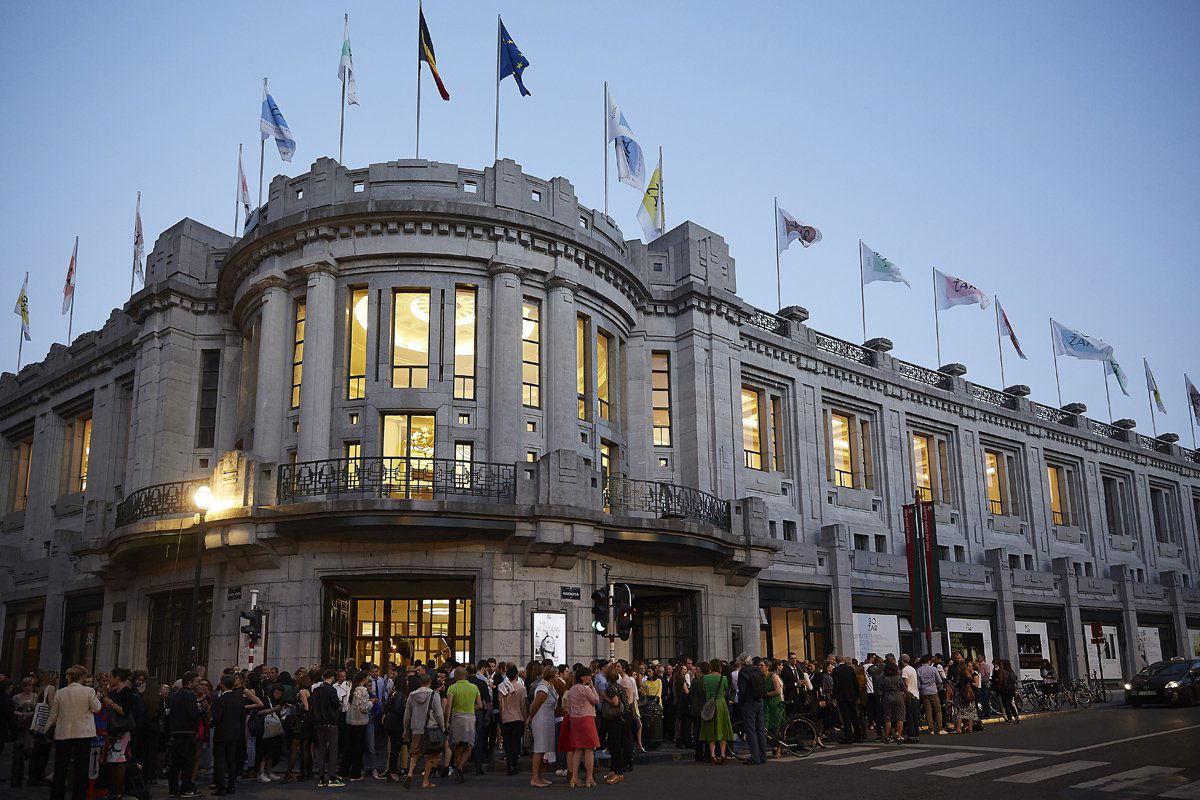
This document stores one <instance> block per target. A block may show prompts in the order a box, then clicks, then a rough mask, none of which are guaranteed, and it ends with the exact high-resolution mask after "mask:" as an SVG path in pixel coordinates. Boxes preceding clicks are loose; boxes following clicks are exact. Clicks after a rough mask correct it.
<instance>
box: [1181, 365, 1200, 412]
mask: <svg viewBox="0 0 1200 800" xmlns="http://www.w3.org/2000/svg"><path fill="white" fill-rule="evenodd" d="M1183 385H1184V388H1185V389H1187V396H1188V405H1190V406H1191V407H1192V417H1194V418H1195V420H1196V422H1200V390H1197V389H1196V385H1195V384H1194V383H1192V379H1191V378H1189V377H1188V376H1187V373H1186V372H1185V373H1183Z"/></svg>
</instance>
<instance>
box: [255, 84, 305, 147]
mask: <svg viewBox="0 0 1200 800" xmlns="http://www.w3.org/2000/svg"><path fill="white" fill-rule="evenodd" d="M258 129H259V132H260V134H261V135H262V138H264V139H266V138H269V137H274V139H275V145H276V146H277V147H278V148H279V157H280V158H282V159H283V160H284V161H291V160H292V155H293V154H294V153H295V152H296V140H295V139H294V138H292V131H291V129H290V128H288V124H287V120H285V119H284V118H283V114H282V112H280V110H279V106H277V105H275V98H274V97H271V93H270V92H268V91H267V82H266V81H265V80H264V81H263V103H262V118H261V119H259V121H258Z"/></svg>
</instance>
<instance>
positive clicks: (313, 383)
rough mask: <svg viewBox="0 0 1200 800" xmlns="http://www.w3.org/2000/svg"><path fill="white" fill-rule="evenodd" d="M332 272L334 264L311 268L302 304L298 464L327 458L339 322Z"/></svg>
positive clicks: (323, 263) (321, 264)
mask: <svg viewBox="0 0 1200 800" xmlns="http://www.w3.org/2000/svg"><path fill="white" fill-rule="evenodd" d="M335 269H336V267H335V266H334V265H333V264H331V263H329V262H322V263H320V264H316V265H314V266H313V267H312V268H311V270H312V271H311V272H310V274H309V276H308V293H307V295H306V297H305V301H304V372H303V375H302V376H301V381H300V435H299V437H298V442H297V449H298V452H297V454H296V460H297V461H319V460H322V459H326V458H329V430H330V426H331V422H332V417H333V365H334V363H335V357H334V342H335V340H336V338H337V318H338V313H337V280H336V278H335V277H334V270H335ZM289 385H290V382H289Z"/></svg>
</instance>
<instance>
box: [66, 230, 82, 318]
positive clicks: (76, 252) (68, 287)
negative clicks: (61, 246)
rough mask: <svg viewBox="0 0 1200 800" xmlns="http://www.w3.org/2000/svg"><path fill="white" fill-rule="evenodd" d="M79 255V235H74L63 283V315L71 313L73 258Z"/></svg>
mask: <svg viewBox="0 0 1200 800" xmlns="http://www.w3.org/2000/svg"><path fill="white" fill-rule="evenodd" d="M78 257H79V237H78V236H76V237H75V249H74V250H72V251H71V263H70V264H68V265H67V281H66V283H64V284H63V307H62V313H63V314H64V315H66V314H69V313H71V305H72V304H73V303H74V302H75V259H76V258H78Z"/></svg>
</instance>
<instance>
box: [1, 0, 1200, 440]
mask: <svg viewBox="0 0 1200 800" xmlns="http://www.w3.org/2000/svg"><path fill="white" fill-rule="evenodd" d="M831 6H833V7H832V8H831ZM343 10H345V11H347V12H349V14H350V33H351V41H352V44H353V50H354V61H355V67H356V71H357V75H358V93H359V97H360V102H361V105H360V106H358V107H351V108H350V109H349V111H348V112H347V120H346V158H345V161H346V163H347V164H348V165H349V166H351V167H361V166H365V165H367V164H368V163H371V162H381V161H387V160H391V159H397V158H411V157H412V155H413V134H414V99H415V49H416V48H415V39H416V3H415V2H395V1H394V0H393V1H392V2H350V3H348V4H346V5H345V7H344V8H343V7H342V6H340V5H335V4H330V3H318V2H299V1H298V2H292V3H287V4H282V5H281V4H246V3H195V4H188V6H187V7H183V6H182V5H180V4H176V3H134V2H129V3H121V4H104V3H100V4H97V3H58V2H45V3H39V4H34V5H32V6H29V7H28V8H27V9H25V10H23V11H22V13H21V14H19V15H18V14H11V15H9V17H8V19H7V20H6V24H5V26H4V31H3V33H2V34H0V36H2V40H3V47H0V72H2V74H3V75H4V76H5V78H4V81H3V85H2V86H0V102H2V104H3V108H4V116H5V123H4V125H3V126H2V127H0V145H2V146H3V151H4V152H5V153H7V154H8V156H7V157H8V159H9V166H8V167H7V168H6V170H5V172H6V175H5V180H4V188H3V190H2V193H0V219H4V220H7V223H6V225H7V235H6V241H7V242H8V245H7V247H8V250H7V252H6V254H5V258H4V267H3V281H2V286H0V290H2V295H0V296H2V299H3V302H4V303H5V319H6V322H5V324H4V327H3V328H2V330H3V331H5V332H4V333H3V334H2V335H0V368H3V369H4V370H10V371H11V370H12V369H13V367H14V366H15V364H16V360H17V341H18V335H19V320H18V319H17V317H16V316H15V315H13V314H12V313H11V308H12V303H13V300H14V299H15V298H16V296H17V293H18V290H19V288H20V284H21V279H22V277H23V275H24V272H25V271H26V270H29V271H30V273H31V275H30V303H31V310H32V312H31V313H32V328H33V341H31V342H29V343H27V344H26V345H25V349H24V355H23V358H24V363H29V362H30V361H33V360H37V359H40V358H42V357H43V356H44V355H45V353H46V351H47V349H48V348H49V346H50V344H51V343H52V342H55V341H60V342H61V341H63V340H64V339H65V338H66V328H67V325H66V318H65V317H62V316H60V314H59V311H60V306H61V302H62V283H63V278H64V273H65V270H66V266H67V261H68V258H69V256H70V252H71V245H72V240H73V237H74V236H76V235H78V236H79V237H80V244H79V274H78V288H77V292H76V308H75V320H74V325H75V332H76V335H77V334H78V333H79V332H82V331H85V330H90V329H94V328H97V327H99V326H100V325H102V324H103V322H104V320H105V319H106V318H107V317H108V315H109V313H110V311H111V309H113V308H115V307H118V306H120V305H122V304H123V303H124V302H125V301H126V300H127V299H128V297H129V291H128V290H129V276H130V265H131V259H132V233H133V212H134V200H135V195H136V193H137V192H138V191H139V190H141V192H142V215H143V220H144V226H145V237H146V251H147V254H148V253H149V252H150V250H151V249H152V247H153V244H154V240H155V239H156V237H157V235H158V234H159V232H160V231H162V230H163V229H165V228H167V227H169V226H170V225H172V224H174V223H175V222H177V221H178V220H179V219H181V218H182V217H185V216H186V217H192V218H194V219H196V220H198V221H200V222H203V223H205V224H207V225H211V226H213V227H215V228H218V229H220V230H223V231H226V232H229V231H230V229H231V226H232V223H233V215H234V207H233V206H234V189H235V186H234V181H235V172H236V163H235V160H236V156H237V149H238V144H239V143H242V144H244V145H245V147H246V156H245V164H246V171H247V174H248V175H249V178H250V183H251V197H252V199H253V198H254V197H256V195H257V187H256V182H257V180H256V179H257V172H258V141H259V137H258V117H259V104H260V92H261V81H262V78H263V76H269V77H270V79H271V87H272V94H273V95H274V97H275V99H276V100H277V101H278V103H279V106H280V109H281V110H282V112H283V114H284V116H285V117H286V118H287V121H288V123H289V124H290V126H291V129H292V131H293V133H294V134H295V137H296V139H297V142H298V147H297V152H296V156H295V158H294V159H293V161H292V163H290V164H286V163H282V162H281V161H280V160H279V156H278V154H277V152H276V150H275V147H274V144H273V143H272V142H268V146H267V151H266V176H267V181H268V182H269V180H270V177H271V176H272V175H274V174H279V173H283V174H288V175H296V174H299V173H302V172H305V171H307V170H308V168H309V165H310V164H311V163H312V162H313V161H314V160H315V159H317V158H318V157H320V156H332V157H336V156H337V137H338V102H339V93H340V84H339V82H338V80H337V65H338V56H339V53H340V48H341V38H342V12H343ZM497 11H499V12H501V13H502V14H503V15H504V21H505V24H506V26H507V28H508V30H509V32H510V34H511V35H512V36H513V38H514V39H515V40H516V42H517V43H518V45H519V46H520V47H521V49H522V51H523V52H524V54H525V56H526V57H527V58H528V59H529V61H530V62H531V66H530V67H529V68H528V69H527V70H526V72H525V83H526V85H527V86H528V88H529V89H530V90H531V91H532V92H533V96H532V97H528V98H521V97H520V95H519V94H518V93H517V90H516V87H515V85H513V84H512V82H511V80H509V81H506V82H505V84H504V85H503V86H502V87H501V103H502V109H501V114H502V116H501V134H500V136H501V139H500V152H501V156H506V157H510V158H513V159H515V160H516V161H517V162H518V163H520V164H521V165H522V166H523V167H524V169H525V170H526V172H528V173H529V174H532V175H536V176H539V177H543V178H550V177H554V176H558V175H561V176H564V177H566V178H568V179H569V180H570V181H571V182H572V183H573V185H574V186H575V190H576V192H577V194H578V195H579V198H580V200H581V202H583V203H584V204H586V205H589V206H593V207H601V206H602V205H603V171H602V163H603V153H602V151H601V143H602V128H601V124H602V114H603V108H602V82H603V81H604V80H608V81H609V84H610V86H611V88H612V91H613V93H614V96H615V97H616V99H617V100H618V101H619V102H620V105H621V108H622V110H623V111H624V113H625V115H626V117H627V118H628V120H629V123H630V124H631V126H632V127H633V130H634V131H635V133H636V134H637V135H638V138H639V140H640V142H641V144H642V146H643V148H644V149H645V151H646V158H647V162H648V164H647V173H649V172H650V171H651V170H653V167H654V161H655V159H656V157H657V150H658V147H659V145H662V147H663V148H664V152H665V187H666V188H665V194H666V211H667V223H668V226H669V227H670V226H673V225H675V224H677V223H679V222H681V221H682V220H684V219H690V220H693V221H695V222H696V223H698V224H700V225H703V226H705V227H707V228H709V229H711V230H713V231H715V232H716V233H718V234H720V235H722V236H724V237H725V239H726V240H727V241H728V243H729V246H730V250H731V252H732V254H733V256H734V258H735V259H736V260H737V275H738V289H739V293H740V294H741V295H742V296H743V297H744V298H745V299H746V300H747V301H748V302H750V303H753V304H754V305H756V306H758V307H760V308H764V309H769V310H775V306H776V300H775V256H774V250H773V244H774V239H773V217H772V198H773V197H774V196H775V195H778V196H779V202H780V205H781V206H783V207H784V208H786V209H787V210H788V211H789V212H791V213H792V214H793V215H795V216H796V217H798V218H799V219H801V220H803V221H805V222H807V223H810V224H812V225H815V226H817V227H818V228H820V229H821V231H822V232H823V234H824V240H823V241H821V242H819V243H818V244H816V245H814V246H813V247H811V248H808V249H804V250H802V249H801V248H800V247H799V245H798V244H796V245H793V249H792V250H789V251H788V252H787V253H785V254H784V255H783V259H782V262H783V304H784V305H793V304H798V305H803V306H805V307H807V308H808V309H809V311H810V312H811V315H812V317H811V320H810V324H811V325H812V326H813V327H815V328H817V329H818V330H821V331H825V332H827V333H830V334H832V335H835V336H840V337H842V338H845V339H849V340H851V341H855V342H858V341H861V339H862V332H861V328H860V325H861V323H860V309H859V288H858V287H859V283H858V281H859V275H858V239H859V238H860V237H861V238H862V239H864V240H865V241H866V242H867V243H868V244H869V245H870V246H871V247H873V248H875V249H876V250H878V251H880V252H881V253H883V254H884V255H885V256H887V257H888V258H890V259H891V260H892V261H894V262H895V263H896V264H897V265H898V266H899V267H900V268H901V270H903V272H904V274H905V275H906V276H907V277H908V279H909V281H910V282H911V283H912V289H906V288H905V287H904V286H903V285H902V284H894V283H875V284H872V285H870V286H868V287H867V290H866V292H867V314H868V335H869V336H887V337H888V338H890V339H891V340H892V341H893V342H895V345H896V348H895V350H894V351H893V354H894V355H896V356H897V357H899V358H902V359H905V360H908V361H912V362H915V363H918V364H923V365H926V366H929V367H936V366H937V364H936V363H935V361H936V359H935V355H934V326H933V312H932V289H931V276H930V270H931V268H932V267H935V266H936V267H938V268H940V269H942V270H943V271H945V272H948V273H950V274H953V275H957V276H959V277H962V278H965V279H967V280H970V281H971V282H973V283H975V284H977V285H978V286H979V287H981V288H982V289H983V290H984V291H986V292H988V293H991V294H999V295H1000V297H1001V300H1002V301H1003V304H1004V306H1005V308H1006V310H1007V311H1008V314H1009V317H1010V319H1011V320H1012V323H1013V325H1014V326H1015V328H1016V330H1017V333H1018V335H1019V336H1020V337H1021V341H1022V344H1023V346H1024V348H1025V351H1026V353H1027V354H1028V356H1029V360H1028V361H1024V362H1022V361H1020V360H1019V359H1018V358H1017V357H1016V355H1015V353H1014V352H1013V351H1012V349H1011V347H1009V345H1008V344H1007V343H1005V344H1004V347H1005V348H1006V350H1005V365H1006V371H1007V379H1008V380H1007V382H1008V383H1009V384H1013V383H1025V384H1028V385H1029V386H1031V387H1032V389H1033V395H1032V398H1033V399H1035V400H1038V401H1040V402H1044V403H1048V404H1051V405H1055V404H1056V402H1057V401H1056V394H1055V385H1054V368H1053V361H1052V357H1051V349H1050V341H1049V330H1048V329H1049V322H1048V320H1049V318H1050V317H1051V316H1053V317H1054V318H1055V319H1057V320H1059V321H1060V322H1062V323H1064V324H1066V325H1069V326H1072V327H1074V328H1077V329H1079V330H1082V331H1084V332H1086V333H1089V334H1092V335H1094V336H1098V337H1101V338H1103V339H1104V340H1106V341H1107V342H1108V343H1110V344H1111V345H1113V347H1114V348H1115V353H1116V356H1117V358H1118V359H1119V361H1120V363H1121V364H1122V366H1123V367H1124V368H1125V371H1126V372H1127V373H1128V375H1129V383H1130V394H1131V395H1132V396H1131V397H1128V398H1127V397H1124V396H1122V395H1121V394H1120V391H1119V389H1118V387H1117V385H1116V382H1115V381H1114V382H1113V383H1112V386H1111V390H1112V393H1113V397H1112V405H1113V414H1114V417H1116V418H1120V417H1132V418H1134V419H1136V420H1138V430H1140V431H1142V432H1144V433H1147V434H1149V433H1150V419H1149V410H1148V405H1147V398H1146V386H1145V382H1144V379H1143V370H1142V357H1143V356H1148V357H1149V359H1150V362H1151V365H1152V366H1153V367H1154V370H1155V373H1156V376H1157V378H1158V381H1159V385H1160V387H1161V389H1162V391H1163V395H1164V399H1165V402H1166V404H1167V409H1168V411H1169V415H1168V416H1167V417H1165V418H1162V417H1160V418H1159V421H1158V430H1159V431H1160V432H1162V431H1176V432H1178V433H1179V434H1180V435H1181V436H1182V437H1183V440H1184V442H1185V443H1186V444H1188V445H1189V446H1190V445H1191V441H1192V439H1191V436H1190V434H1189V426H1188V418H1187V411H1186V406H1185V398H1184V392H1183V376H1182V373H1183V372H1184V371H1188V372H1190V373H1191V375H1192V378H1193V380H1200V355H1197V349H1196V339H1197V334H1198V333H1200V325H1198V324H1197V321H1196V314H1195V308H1196V304H1197V298H1200V278H1198V277H1197V275H1198V273H1200V269H1198V267H1197V264H1196V254H1198V253H1200V225H1198V224H1197V217H1198V212H1200V199H1198V197H1200V192H1198V190H1197V187H1198V186H1200V147H1198V145H1200V135H1198V131H1200V50H1198V49H1197V47H1196V41H1197V38H1198V37H1197V34H1198V33H1200V4H1197V3H1187V2H1156V3H1150V4H1128V3H1115V2H1114V3H1106V2H1105V3H1102V2H1088V3H1083V2H1070V3H1068V2H1057V3H1043V2H1029V3H1024V2H1005V3H994V4H991V5H984V4H982V3H950V2H947V3H903V4H897V3H838V4H829V3H824V4H815V3H814V4H804V3H796V2H788V3H777V4H766V3H763V4H758V3H728V2H722V3H717V2H673V3H643V4H638V5H636V7H632V6H631V7H629V8H628V9H627V10H626V11H624V12H617V11H616V10H615V9H614V6H613V4H611V3H579V2H557V3H555V2H545V3H542V2H538V3H534V2H514V3H509V4H508V5H507V6H497V5H496V4H494V3H472V2H457V3H451V2H447V1H445V0H429V1H428V2H427V3H426V4H425V14H426V18H427V20H428V23H429V27H430V31H431V33H432V36H433V41H434V44H435V45H436V47H437V54H438V61H439V65H440V68H441V72H442V76H443V78H444V79H445V82H446V85H447V88H448V89H449V91H450V92H451V95H452V101H451V102H449V103H444V102H442V101H441V100H440V99H439V98H438V97H437V94H436V91H435V90H434V88H433V84H432V81H431V80H430V79H429V76H428V73H426V74H425V78H424V80H425V84H424V90H423V96H424V107H423V111H422V136H421V149H422V155H423V156H424V157H427V158H430V159H434V160H438V161H446V162H453V163H457V164H461V165H463V166H468V167H472V168H478V167H481V166H484V165H485V164H488V163H490V160H491V157H492V114H493V104H494V95H493V91H494V90H493V85H494V84H493V81H494V78H495V55H496V49H495V45H496V41H495V27H496V17H495V15H496V12H497ZM610 197H611V200H610V209H611V213H612V216H613V217H614V218H615V219H616V220H617V222H618V224H619V225H620V226H621V227H622V229H623V230H624V231H625V234H626V236H627V237H630V238H633V237H636V236H638V235H639V233H640V228H639V227H638V225H637V223H636V221H635V217H634V214H635V210H636V206H637V203H638V201H639V199H640V195H639V193H638V192H636V191H635V190H633V189H631V188H629V187H627V186H624V185H622V184H619V183H618V182H617V181H616V177H615V173H614V175H613V177H612V178H611V183H610ZM942 352H943V361H959V362H962V363H964V364H966V366H967V368H968V374H967V378H968V379H969V380H974V381H976V382H978V383H982V384H984V385H988V386H993V387H997V388H1000V376H999V366H998V357H997V348H996V328H995V323H994V318H993V316H992V313H991V311H990V310H989V311H981V310H980V309H979V308H978V307H977V306H966V307H959V308H954V309H951V310H950V311H947V312H944V313H943V314H942ZM1059 368H1060V371H1061V377H1062V390H1063V400H1064V401H1065V402H1071V401H1082V402H1084V403H1086V404H1087V405H1088V407H1089V416H1092V417H1094V418H1096V419H1103V420H1107V418H1108V413H1107V410H1106V408H1105V399H1104V383H1103V380H1102V371H1101V370H1102V368H1101V366H1100V364H1099V363H1098V362H1092V361H1075V360H1073V359H1067V358H1063V359H1060V364H1059Z"/></svg>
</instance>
